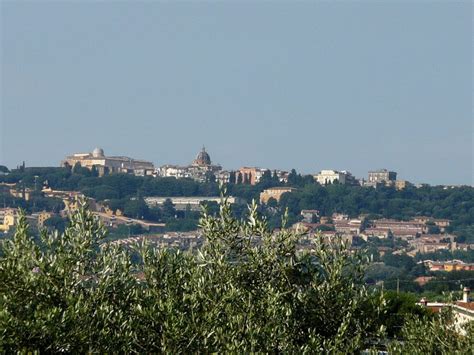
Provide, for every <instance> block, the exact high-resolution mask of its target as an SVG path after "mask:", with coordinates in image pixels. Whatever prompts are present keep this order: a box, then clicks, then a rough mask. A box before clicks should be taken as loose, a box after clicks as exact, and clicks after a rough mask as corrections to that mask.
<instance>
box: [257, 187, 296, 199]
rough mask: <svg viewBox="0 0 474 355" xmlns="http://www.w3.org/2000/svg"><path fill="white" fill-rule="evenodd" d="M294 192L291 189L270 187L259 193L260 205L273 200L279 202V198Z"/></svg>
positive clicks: (293, 189)
mask: <svg viewBox="0 0 474 355" xmlns="http://www.w3.org/2000/svg"><path fill="white" fill-rule="evenodd" d="M293 191H296V189H295V188H293V187H272V188H269V189H266V190H263V191H262V192H261V193H260V203H268V201H269V200H270V199H271V198H273V199H275V200H276V201H277V202H278V201H280V198H281V196H282V195H283V194H284V193H287V192H293Z"/></svg>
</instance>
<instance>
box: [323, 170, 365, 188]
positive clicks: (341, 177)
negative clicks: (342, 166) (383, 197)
mask: <svg viewBox="0 0 474 355" xmlns="http://www.w3.org/2000/svg"><path fill="white" fill-rule="evenodd" d="M314 179H315V180H316V181H317V182H318V183H319V184H320V185H328V184H334V183H339V184H342V185H358V184H359V183H358V181H357V180H356V179H355V177H354V176H352V174H351V173H350V172H348V171H345V170H343V171H337V170H321V171H320V172H319V174H316V175H314Z"/></svg>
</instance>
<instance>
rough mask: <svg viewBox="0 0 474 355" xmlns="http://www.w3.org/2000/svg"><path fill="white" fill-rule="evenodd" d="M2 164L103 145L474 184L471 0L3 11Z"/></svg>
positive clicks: (39, 5) (231, 163)
mask: <svg viewBox="0 0 474 355" xmlns="http://www.w3.org/2000/svg"><path fill="white" fill-rule="evenodd" d="M0 11H1V13H0V14H1V17H0V20H1V21H0V22H1V32H0V38H1V56H0V59H1V61H0V64H1V80H0V82H1V91H0V98H1V101H0V105H1V116H0V117H1V118H0V164H3V165H7V166H8V167H10V168H12V167H16V166H17V165H18V164H20V163H21V162H22V161H23V160H24V161H25V162H26V165H27V166H58V165H59V164H60V161H61V159H63V158H64V157H65V156H66V155H68V154H72V153H75V152H89V151H92V150H93V149H94V148H95V147H101V148H103V149H104V151H105V154H106V155H126V156H130V157H133V158H137V159H146V160H150V161H152V162H154V163H155V165H157V166H159V165H162V164H170V163H172V164H183V165H184V164H188V163H190V162H191V161H192V160H193V159H194V158H195V156H196V154H197V153H198V152H199V150H200V149H201V147H202V146H203V145H205V147H206V149H207V151H208V152H209V154H210V156H211V159H212V160H213V162H215V163H220V164H221V165H222V166H223V167H224V168H226V169H234V168H239V167H241V166H259V167H264V168H271V169H286V170H289V169H292V168H295V169H296V170H297V171H299V172H301V173H316V172H318V171H320V170H322V169H338V170H349V171H351V172H352V173H353V174H354V175H355V176H356V177H367V171H369V170H374V169H379V168H387V169H390V170H395V171H397V172H398V177H399V178H400V179H406V180H409V181H413V182H425V183H430V184H474V177H473V176H474V170H473V169H474V168H473V160H474V152H473V151H474V145H473V135H474V130H473V100H472V93H473V91H472V81H473V73H472V59H473V56H472V50H471V49H472V47H473V41H472V14H473V8H472V4H471V2H470V1H464V2H463V1H451V0H449V1H426V0H422V1H396V0H393V1H377V0H372V1H356V0H352V1H334V2H333V1H322V2H316V1H244V0H242V1H237V0H236V1H187V2H179V1H163V2H161V1H88V0H84V1H68V0H63V1H40V0H38V1H28V2H27V1H21V0H14V1H13V0H10V1H7V0H0Z"/></svg>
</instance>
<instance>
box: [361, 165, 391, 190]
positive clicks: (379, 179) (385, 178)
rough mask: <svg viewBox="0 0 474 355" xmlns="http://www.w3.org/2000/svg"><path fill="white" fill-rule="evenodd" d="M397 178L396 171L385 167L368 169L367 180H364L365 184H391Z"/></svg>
mask: <svg viewBox="0 0 474 355" xmlns="http://www.w3.org/2000/svg"><path fill="white" fill-rule="evenodd" d="M396 180H397V173H396V172H395V171H389V170H387V169H380V170H373V171H369V177H368V180H367V181H366V182H365V185H366V186H374V187H376V186H377V185H388V186H393V185H394V184H395V181H396Z"/></svg>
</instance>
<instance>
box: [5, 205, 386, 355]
mask: <svg viewBox="0 0 474 355" xmlns="http://www.w3.org/2000/svg"><path fill="white" fill-rule="evenodd" d="M283 225H285V221H283ZM200 228H201V233H202V234H203V236H204V237H205V240H206V242H205V244H204V246H203V247H202V248H201V249H199V250H197V251H196V250H194V251H185V252H182V251H179V250H175V249H159V248H156V247H153V246H151V245H147V244H142V245H137V246H136V247H135V248H134V249H133V250H130V249H126V248H120V247H116V246H113V245H111V244H107V243H105V242H103V241H104V238H105V237H106V234H107V231H106V229H105V228H104V226H103V225H102V224H101V223H100V222H99V221H98V220H97V219H96V218H95V216H94V215H93V213H92V212H90V211H89V210H88V209H87V207H86V206H85V204H82V206H81V208H80V209H79V210H78V211H77V212H75V213H74V214H72V215H71V217H70V222H69V225H68V227H67V228H66V230H65V231H64V232H63V233H59V232H58V231H48V230H44V231H42V233H41V238H40V240H39V241H37V240H38V239H37V238H36V239H34V238H33V237H32V236H31V235H30V233H29V231H28V225H27V222H26V218H25V216H23V215H22V216H20V219H19V222H18V226H17V229H16V233H15V235H14V237H13V239H12V240H8V241H4V242H3V244H2V253H1V254H0V255H2V256H1V259H0V293H1V295H0V350H2V351H5V352H11V351H36V350H38V351H43V352H45V351H46V352H159V353H161V352H166V353H169V352H172V353H176V352H178V353H185V352H186V353H188V352H311V353H322V352H324V353H326V352H358V351H360V350H363V349H366V348H367V347H368V346H370V344H371V342H372V341H373V340H374V339H377V338H378V337H379V336H380V332H381V331H383V327H380V325H379V324H378V322H377V319H380V314H381V313H383V298H382V296H381V295H380V294H375V293H372V292H371V291H370V290H369V289H367V288H366V286H365V284H364V282H363V276H364V267H365V265H366V260H365V259H364V257H363V256H361V255H359V254H355V253H353V252H351V251H350V250H349V249H348V248H347V246H346V245H345V244H344V243H343V242H342V241H341V240H340V239H337V238H336V239H334V240H322V239H321V238H320V237H316V238H315V240H314V244H313V245H312V247H311V249H310V250H307V251H301V250H299V248H298V242H299V240H300V238H301V235H300V233H299V232H297V231H295V230H291V229H287V228H282V229H281V230H279V231H270V230H269V229H268V227H267V223H266V221H265V220H263V219H262V218H260V217H259V216H258V214H257V206H256V205H255V204H253V205H252V206H250V207H249V213H248V218H247V219H246V220H238V219H235V218H234V217H233V216H232V213H231V207H230V204H229V203H228V202H227V200H226V199H225V198H223V202H222V204H221V206H220V213H219V214H218V215H217V216H212V215H209V214H207V213H206V211H203V215H202V218H201V220H200ZM136 255H138V256H139V257H138V261H136V258H135V257H134V256H136Z"/></svg>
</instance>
